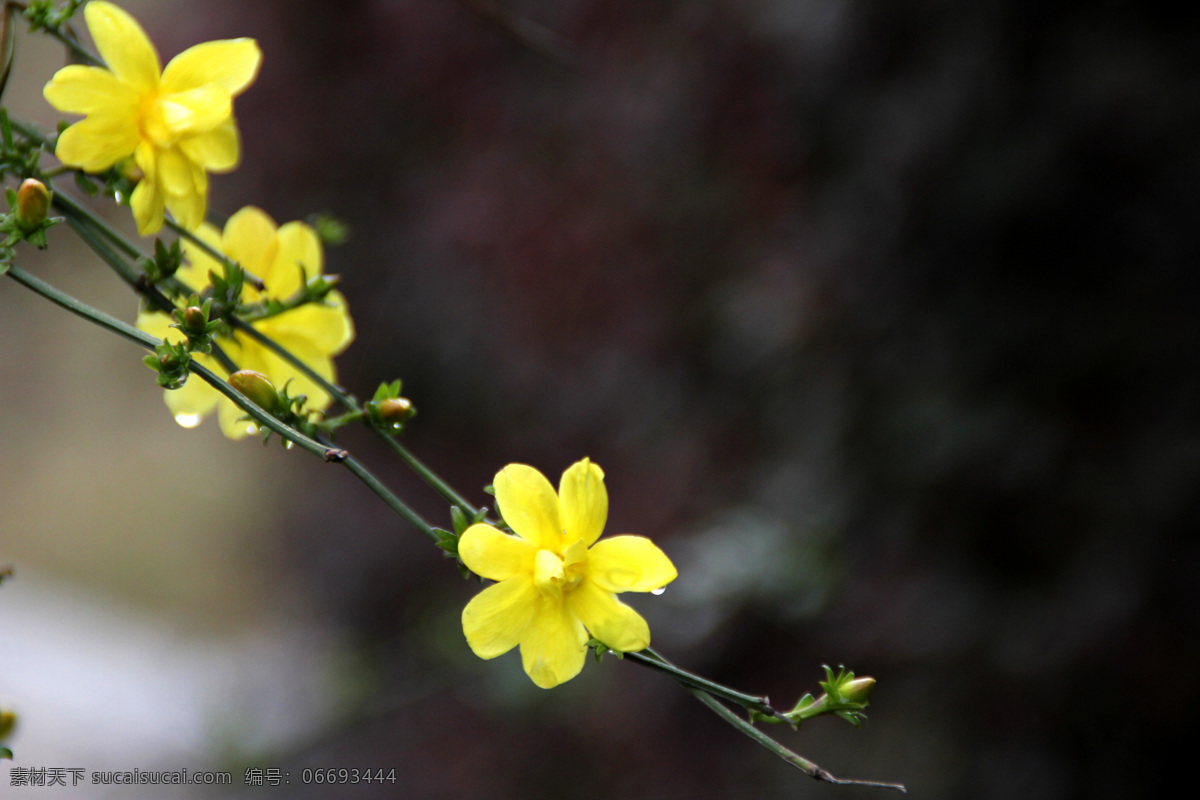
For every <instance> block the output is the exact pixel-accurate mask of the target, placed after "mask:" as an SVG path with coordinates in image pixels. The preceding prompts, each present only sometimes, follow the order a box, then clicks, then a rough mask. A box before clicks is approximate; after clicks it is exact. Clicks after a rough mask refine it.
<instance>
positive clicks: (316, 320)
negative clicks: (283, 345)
mask: <svg viewBox="0 0 1200 800" xmlns="http://www.w3.org/2000/svg"><path fill="white" fill-rule="evenodd" d="M262 325H263V326H264V328H263V330H264V332H265V330H266V329H267V328H269V329H270V330H271V331H273V332H274V333H276V334H280V335H287V336H301V337H303V338H306V339H308V340H309V341H310V342H312V344H313V346H314V347H316V348H318V349H319V350H320V351H321V352H323V353H325V354H327V355H337V354H338V353H340V352H342V351H343V350H345V349H346V347H347V346H348V345H349V344H350V342H352V341H354V320H353V319H351V317H350V312H349V310H347V308H346V298H344V297H342V295H341V293H340V292H330V293H329V295H328V296H327V297H326V298H325V300H324V303H308V304H306V305H302V306H300V307H299V308H295V309H292V310H291V311H285V312H284V313H282V314H280V315H278V316H276V317H271V318H270V319H267V320H264V321H263V323H262Z"/></svg>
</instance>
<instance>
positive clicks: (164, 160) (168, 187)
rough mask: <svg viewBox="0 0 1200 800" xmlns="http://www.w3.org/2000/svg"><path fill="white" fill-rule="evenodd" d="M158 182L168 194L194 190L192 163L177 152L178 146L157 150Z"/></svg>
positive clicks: (183, 193)
mask: <svg viewBox="0 0 1200 800" xmlns="http://www.w3.org/2000/svg"><path fill="white" fill-rule="evenodd" d="M158 182H159V185H160V186H161V187H162V188H163V191H164V192H165V193H166V194H168V195H185V194H191V193H192V192H194V191H195V184H194V183H193V182H192V164H191V162H190V161H188V160H187V158H186V157H184V155H183V153H181V152H179V148H176V147H172V148H170V149H168V150H160V151H159V153H158Z"/></svg>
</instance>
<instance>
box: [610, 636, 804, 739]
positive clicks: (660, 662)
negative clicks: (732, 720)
mask: <svg viewBox="0 0 1200 800" xmlns="http://www.w3.org/2000/svg"><path fill="white" fill-rule="evenodd" d="M625 658H628V659H631V660H632V661H633V662H634V663H637V664H641V665H642V666H645V667H650V668H651V669H656V670H659V671H660V672H665V673H667V674H668V675H670V676H671V677H672V678H674V679H675V680H676V681H678V682H679V683H682V684H683V685H684V686H687V687H688V688H690V689H699V690H700V691H702V692H705V693H707V694H710V695H716V696H718V697H721V698H724V699H725V700H728V701H729V702H731V703H737V704H738V705H739V706H742V707H743V708H752V709H754V710H755V711H757V712H759V713H760V714H766V715H768V716H771V717H776V718H778V719H780V720H783V721H784V722H786V723H788V724H789V725H792V721H791V720H789V719H788V718H787V717H785V716H784V715H783V714H781V713H780V712H779V711H776V710H775V708H774V707H773V706H772V705H771V701H770V700H769V699H768V698H766V697H760V696H758V695H752V694H746V693H745V692H739V691H737V690H736V689H731V688H729V687H728V686H722V685H721V684H719V683H716V682H714V681H710V680H709V679H708V678H703V677H701V676H699V675H697V674H695V673H694V672H688V671H687V670H685V669H681V668H679V667H677V666H675V665H674V664H672V663H671V662H670V661H667V660H666V659H665V658H663V657H662V656H661V655H659V654H658V653H657V652H655V651H654V650H652V649H650V648H649V647H647V648H646V649H645V650H642V651H641V652H631V653H625ZM793 727H794V726H793Z"/></svg>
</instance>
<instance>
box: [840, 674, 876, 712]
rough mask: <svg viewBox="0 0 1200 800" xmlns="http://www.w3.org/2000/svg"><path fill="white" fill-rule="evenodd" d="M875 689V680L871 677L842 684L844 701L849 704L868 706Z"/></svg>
mask: <svg viewBox="0 0 1200 800" xmlns="http://www.w3.org/2000/svg"><path fill="white" fill-rule="evenodd" d="M874 689H875V679H874V678H869V677H863V678H855V679H854V680H852V681H847V682H846V683H844V684H842V687H841V690H842V699H843V700H845V701H846V702H847V703H862V704H863V705H866V704H867V701H868V700H870V699H871V692H872V691H873V690H874Z"/></svg>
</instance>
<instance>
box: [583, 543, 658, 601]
mask: <svg viewBox="0 0 1200 800" xmlns="http://www.w3.org/2000/svg"><path fill="white" fill-rule="evenodd" d="M587 568H588V573H587V574H588V580H589V581H592V582H594V583H595V584H596V585H597V586H599V587H600V588H601V589H603V590H605V591H606V592H649V591H651V590H653V589H661V588H662V587H664V586H666V585H667V584H668V583H670V582H671V581H673V580H675V578H676V577H677V576H678V575H679V573H678V572H676V571H675V565H674V564H672V563H671V559H669V558H667V556H666V554H665V553H663V551H662V550H659V549H658V547H657V546H656V545H655V544H654V542H652V541H650V540H649V539H647V538H646V537H644V536H612V537H609V538H608V539H601V540H600V541H598V542H596V544H595V545H593V546H592V549H591V550H589V551H588V567H587Z"/></svg>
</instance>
